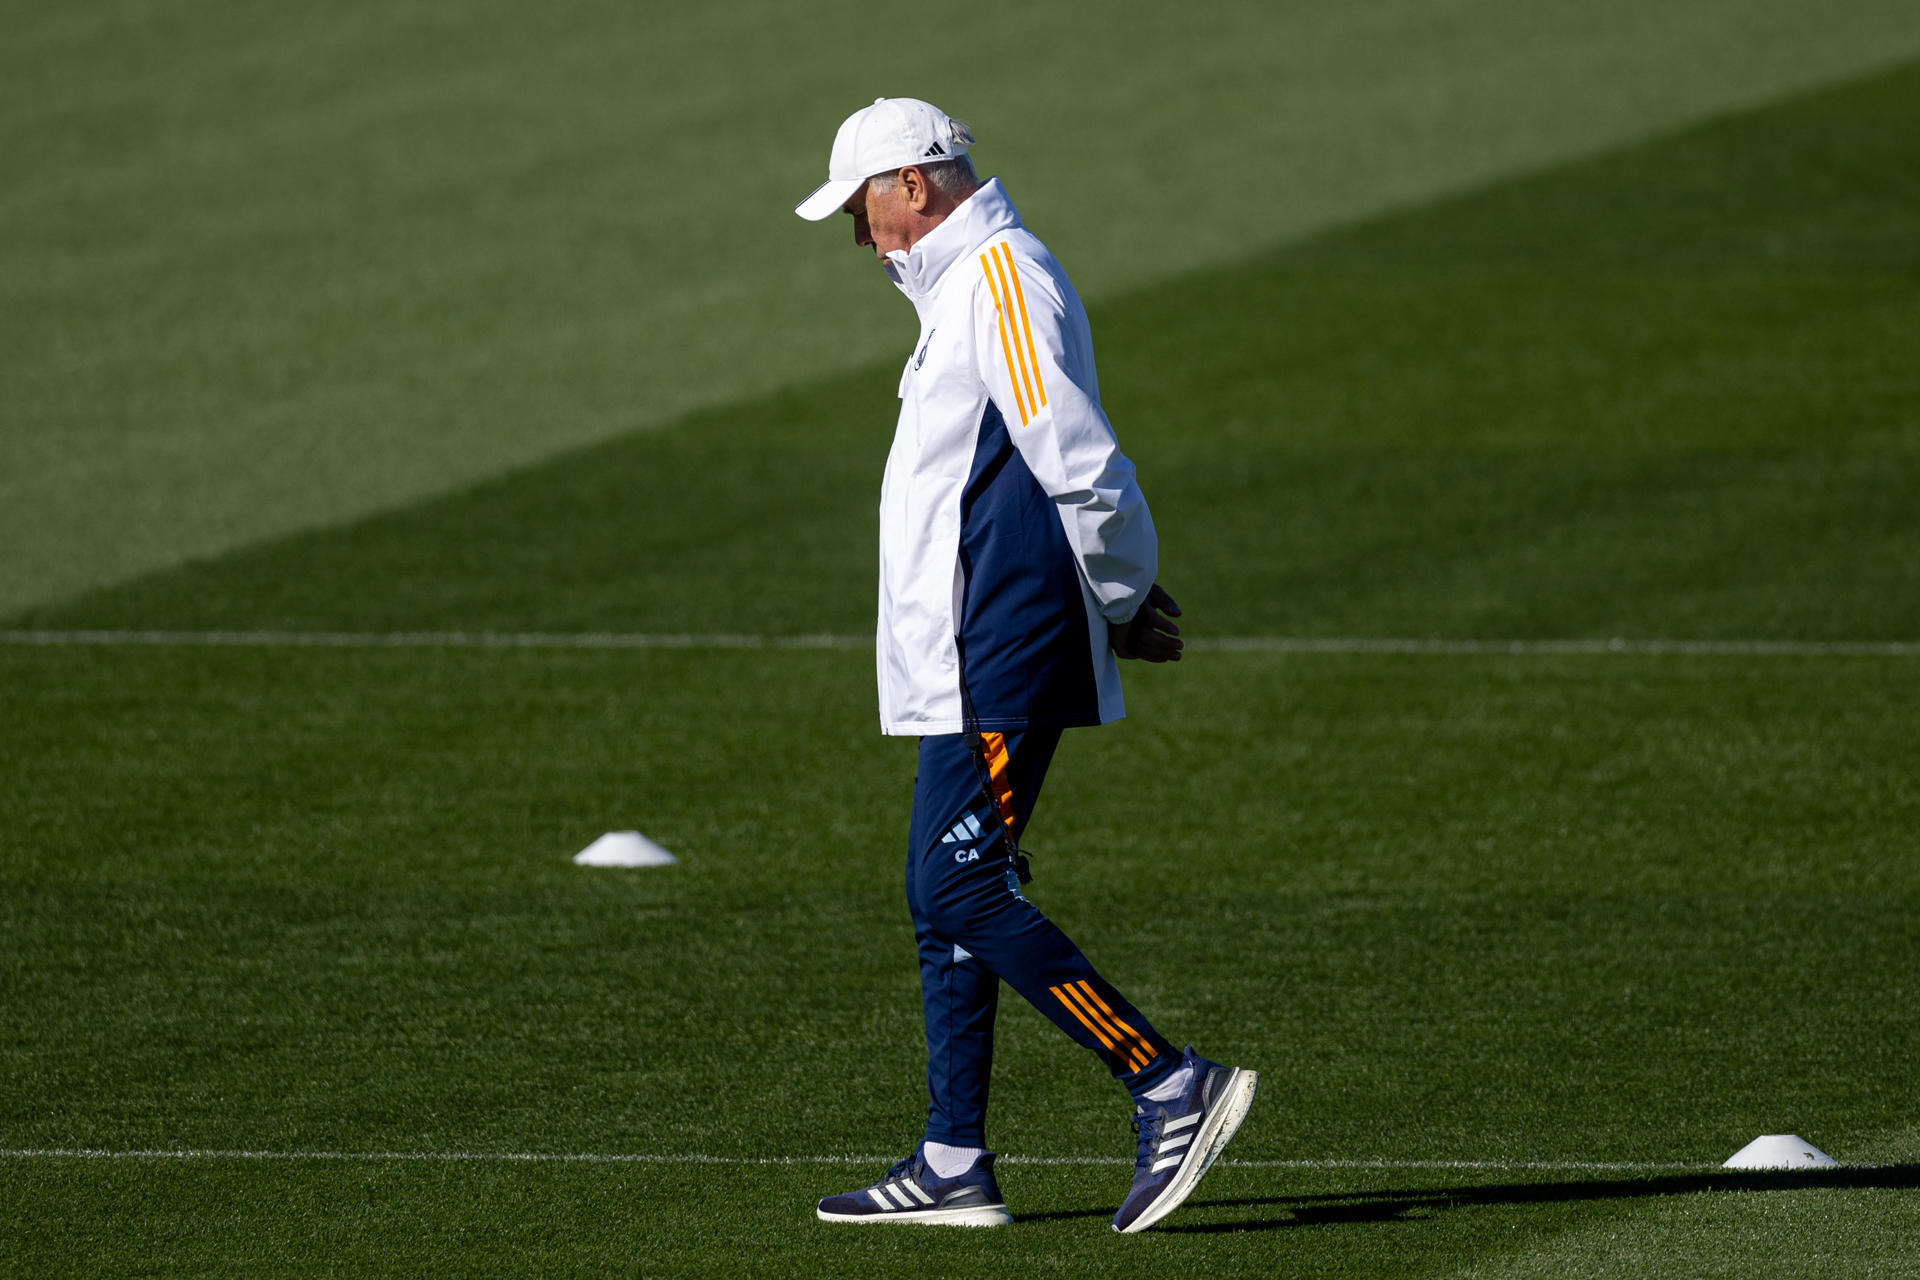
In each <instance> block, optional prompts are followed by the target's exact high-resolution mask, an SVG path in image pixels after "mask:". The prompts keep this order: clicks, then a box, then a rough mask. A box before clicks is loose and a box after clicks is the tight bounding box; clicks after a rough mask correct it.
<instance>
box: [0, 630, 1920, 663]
mask: <svg viewBox="0 0 1920 1280" xmlns="http://www.w3.org/2000/svg"><path fill="white" fill-rule="evenodd" d="M0 645H11V646H15V647H30V646H34V645H45V646H54V647H58V646H67V647H102V648H111V647H115V646H120V647H139V646H181V647H195V646H200V647H208V648H258V649H276V648H280V649H849V650H852V649H870V648H871V647H872V645H873V641H872V640H871V639H869V638H868V637H866V636H849V635H786V636H781V635H748V634H741V633H715V634H707V635H697V634H675V633H652V632H610V631H585V632H541V631H385V632H371V631H54V630H24V631H0ZM1187 648H1189V649H1191V650H1194V651H1195V652H1199V653H1333V654H1368V653H1382V654H1461V655H1468V656H1472V655H1479V654H1487V655H1500V654H1512V655H1530V654H1542V655H1555V654H1570V655H1582V654H1635V655H1651V656H1662V655H1694V654H1697V655H1702V656H1708V657H1789V658H1807V657H1813V658H1818V657H1885V658H1911V657H1920V641H1911V640H1628V639H1625V638H1622V637H1613V638H1607V639H1599V638H1593V639H1564V640H1474V639H1467V640H1426V639H1411V638H1400V637H1391V636H1385V637H1370V636H1216V637H1211V638H1206V637H1201V638H1195V639H1191V640H1188V641H1187Z"/></svg>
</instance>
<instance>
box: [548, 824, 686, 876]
mask: <svg viewBox="0 0 1920 1280" xmlns="http://www.w3.org/2000/svg"><path fill="white" fill-rule="evenodd" d="M573 860H574V862H576V863H577V864H579V865H580V866H583V867H670V866H672V865H673V864H674V863H675V862H678V861H679V859H678V858H675V857H674V856H673V855H672V854H670V853H668V852H667V851H666V850H665V849H662V848H661V847H660V846H659V845H657V844H655V843H654V842H653V841H651V840H649V839H647V838H646V837H645V836H643V835H641V834H640V833H639V832H638V831H609V832H607V834H605V835H603V836H601V837H600V838H599V839H598V840H595V841H594V842H593V843H592V844H590V845H588V846H587V847H586V848H584V849H582V850H581V851H580V852H578V853H576V854H574V855H573Z"/></svg>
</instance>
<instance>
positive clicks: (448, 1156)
mask: <svg viewBox="0 0 1920 1280" xmlns="http://www.w3.org/2000/svg"><path fill="white" fill-rule="evenodd" d="M0 1160H176V1161H189V1160H206V1161H216V1160H229V1161H233V1160H278V1161H300V1160H340V1161H352V1162H365V1163H375V1162H381V1161H429V1162H441V1163H449V1164H463V1163H472V1164H662V1165H802V1164H826V1165H887V1164H891V1163H893V1161H892V1159H891V1158H890V1157H887V1156H853V1155H845V1156H710V1155H697V1154H682V1155H660V1154H652V1153H639V1152H636V1153H632V1154H621V1153H599V1152H547V1151H219V1150H205V1149H195V1148H184V1149H179V1150H126V1151H115V1150H106V1149H102V1148H95V1147H63V1148H29V1149H4V1148H0ZM999 1163H1000V1164H1003V1165H1108V1166H1113V1165H1128V1166H1131V1165H1132V1164H1133V1161H1131V1160H1129V1159H1127V1158H1125V1157H1124V1156H1021V1155H1005V1156H1001V1157H1000V1159H999ZM1216 1165H1217V1166H1218V1167H1224V1168H1232V1169H1309V1170H1310V1169H1463V1170H1483V1171H1487V1172H1496V1173H1497V1172H1523V1171H1546V1172H1574V1173H1587V1172H1592V1173H1698V1172H1702V1171H1706V1170H1713V1169H1718V1168H1720V1167H1721V1166H1719V1165H1717V1164H1701V1163H1697V1162H1688V1161H1645V1160H1396V1159H1389V1158H1384V1157H1383V1158H1379V1159H1325V1160H1220V1161H1217V1162H1216Z"/></svg>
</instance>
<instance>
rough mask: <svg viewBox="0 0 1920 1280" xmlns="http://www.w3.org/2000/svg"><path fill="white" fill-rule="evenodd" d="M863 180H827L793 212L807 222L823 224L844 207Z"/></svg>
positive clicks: (794, 208) (794, 207)
mask: <svg viewBox="0 0 1920 1280" xmlns="http://www.w3.org/2000/svg"><path fill="white" fill-rule="evenodd" d="M865 181H866V179H865V178H829V179H828V180H827V181H825V182H823V183H821V184H820V185H819V186H818V187H817V188H815V189H814V193H813V194H812V195H810V196H808V197H807V198H806V199H805V200H802V201H801V202H800V203H799V204H797V205H795V206H793V211H794V212H795V213H797V214H799V215H800V216H801V217H803V218H805V219H806V220H807V221H808V222H825V221H826V220H827V219H828V218H831V217H832V216H833V215H834V214H836V213H838V212H840V210H841V209H842V208H844V207H845V205H846V203H847V201H848V200H851V199H852V198H853V193H854V192H856V191H858V190H859V189H860V184H861V183H863V182H865Z"/></svg>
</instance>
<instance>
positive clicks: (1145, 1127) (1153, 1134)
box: [1133, 1111, 1166, 1169]
mask: <svg viewBox="0 0 1920 1280" xmlns="http://www.w3.org/2000/svg"><path fill="white" fill-rule="evenodd" d="M1164 1119H1166V1113H1165V1112H1163V1111H1156V1112H1154V1113H1153V1114H1152V1115H1146V1116H1143V1115H1139V1114H1135V1116H1134V1117H1133V1131H1134V1132H1135V1133H1137V1134H1139V1135H1140V1136H1139V1138H1138V1139H1137V1140H1136V1145H1135V1148H1134V1151H1135V1154H1134V1159H1133V1167H1134V1168H1136V1169H1144V1168H1146V1167H1147V1165H1148V1163H1149V1162H1150V1161H1151V1160H1152V1158H1153V1144H1154V1142H1155V1140H1156V1139H1158V1138H1159V1136H1160V1122H1161V1121H1162V1120H1164Z"/></svg>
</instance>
